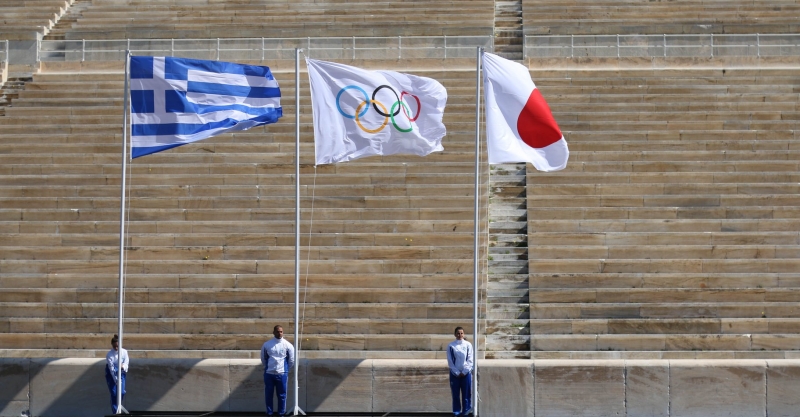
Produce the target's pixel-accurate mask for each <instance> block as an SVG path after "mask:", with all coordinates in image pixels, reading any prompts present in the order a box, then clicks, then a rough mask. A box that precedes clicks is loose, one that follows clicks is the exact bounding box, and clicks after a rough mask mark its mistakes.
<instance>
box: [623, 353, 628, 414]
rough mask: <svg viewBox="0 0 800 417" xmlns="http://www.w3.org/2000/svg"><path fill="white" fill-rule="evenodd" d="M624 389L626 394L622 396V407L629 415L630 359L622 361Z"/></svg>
mask: <svg viewBox="0 0 800 417" xmlns="http://www.w3.org/2000/svg"><path fill="white" fill-rule="evenodd" d="M622 389H623V390H624V395H623V397H622V409H623V410H624V411H625V414H624V415H625V416H627V415H628V361H627V360H623V361H622Z"/></svg>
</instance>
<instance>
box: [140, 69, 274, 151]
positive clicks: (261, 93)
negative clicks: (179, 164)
mask: <svg viewBox="0 0 800 417" xmlns="http://www.w3.org/2000/svg"><path fill="white" fill-rule="evenodd" d="M130 65H131V67H130V88H131V158H137V157H139V156H144V155H148V154H151V153H155V152H160V151H163V150H167V149H170V148H174V147H176V146H181V145H184V144H187V143H191V142H196V141H198V140H202V139H206V138H210V137H212V136H215V135H219V134H221V133H225V132H231V131H237V130H247V129H249V128H251V127H254V126H260V125H265V124H269V123H275V122H277V121H278V119H279V118H280V117H281V116H282V115H283V109H282V108H281V103H280V97H281V90H280V88H279V87H278V82H277V81H276V80H275V78H274V77H273V76H272V73H271V72H270V70H269V68H268V67H263V66H255V65H242V64H234V63H230V62H219V61H204V60H199V59H185V58H173V57H151V56H134V57H131V64H130Z"/></svg>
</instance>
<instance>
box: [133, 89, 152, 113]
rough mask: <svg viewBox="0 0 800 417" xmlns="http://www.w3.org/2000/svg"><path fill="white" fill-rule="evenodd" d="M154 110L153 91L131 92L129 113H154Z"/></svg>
mask: <svg viewBox="0 0 800 417" xmlns="http://www.w3.org/2000/svg"><path fill="white" fill-rule="evenodd" d="M155 109H156V101H155V91H153V90H131V113H155V111H156V110H155Z"/></svg>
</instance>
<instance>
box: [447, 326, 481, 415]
mask: <svg viewBox="0 0 800 417" xmlns="http://www.w3.org/2000/svg"><path fill="white" fill-rule="evenodd" d="M455 336H456V340H454V341H452V342H451V343H450V344H449V345H447V366H449V367H450V393H451V394H452V396H453V415H455V416H466V415H467V414H469V413H470V412H471V411H472V365H473V363H474V360H475V353H474V351H473V350H472V344H471V343H469V342H467V341H466V340H464V328H462V327H460V326H459V327H456V330H455Z"/></svg>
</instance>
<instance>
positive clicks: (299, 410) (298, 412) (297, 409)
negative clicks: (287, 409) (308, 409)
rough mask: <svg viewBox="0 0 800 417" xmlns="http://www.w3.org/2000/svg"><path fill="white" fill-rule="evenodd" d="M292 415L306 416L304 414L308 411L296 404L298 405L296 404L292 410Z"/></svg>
mask: <svg viewBox="0 0 800 417" xmlns="http://www.w3.org/2000/svg"><path fill="white" fill-rule="evenodd" d="M291 415H293V416H299V415H303V416H304V415H306V413H305V411H303V409H302V408H300V406H297V405H296V406H294V410H292V414H291Z"/></svg>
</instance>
